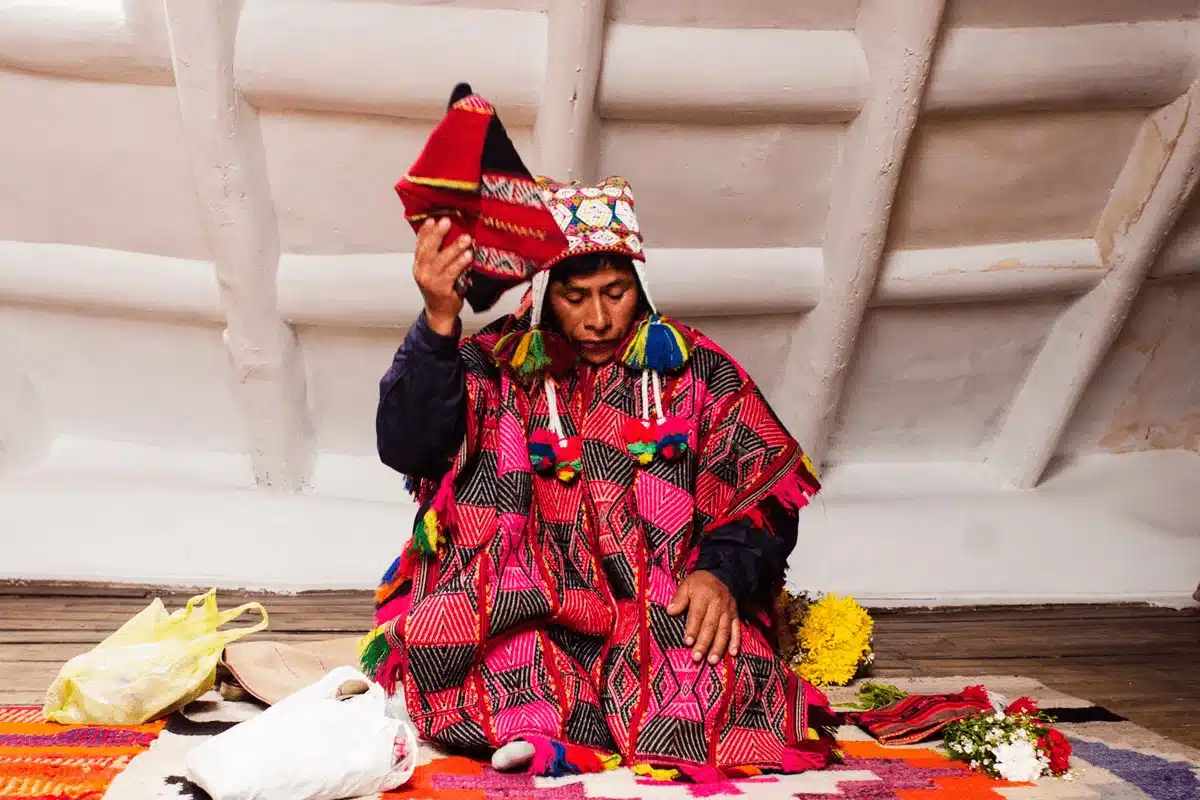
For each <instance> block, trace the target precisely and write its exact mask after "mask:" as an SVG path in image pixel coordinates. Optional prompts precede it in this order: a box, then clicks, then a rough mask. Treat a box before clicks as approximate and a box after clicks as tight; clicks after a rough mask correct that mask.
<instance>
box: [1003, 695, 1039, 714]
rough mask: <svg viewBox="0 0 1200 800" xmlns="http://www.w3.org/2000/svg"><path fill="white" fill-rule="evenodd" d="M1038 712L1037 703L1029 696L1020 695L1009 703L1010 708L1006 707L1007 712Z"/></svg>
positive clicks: (1005, 711)
mask: <svg viewBox="0 0 1200 800" xmlns="http://www.w3.org/2000/svg"><path fill="white" fill-rule="evenodd" d="M1037 712H1038V707H1037V703H1036V702H1034V700H1033V699H1032V698H1029V697H1018V698H1017V699H1016V700H1013V701H1012V702H1011V703H1009V704H1008V708H1006V709H1004V713H1005V714H1036V713H1037Z"/></svg>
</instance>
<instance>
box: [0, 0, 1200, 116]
mask: <svg viewBox="0 0 1200 800" xmlns="http://www.w3.org/2000/svg"><path fill="white" fill-rule="evenodd" d="M557 2H559V0H556V3H557ZM561 2H562V5H552V6H551V12H552V13H551V15H550V18H549V21H548V20H547V15H545V14H541V13H539V12H536V11H507V10H498V9H478V8H474V9H473V8H457V7H450V8H446V7H427V6H412V5H404V4H393V3H377V2H362V1H361V0H340V2H327V1H326V0H247V3H246V9H245V12H244V14H243V19H242V24H241V30H240V31H239V33H238V42H237V72H238V83H239V86H240V87H241V88H242V89H243V91H244V92H245V93H246V95H247V97H248V98H249V99H250V101H251V102H252V103H253V104H254V105H256V106H259V107H260V108H268V109H285V108H286V109H295V110H302V111H327V112H344V113H364V114H379V115H385V116H394V117H406V118H412V119H428V120H437V119H440V118H441V116H442V114H443V113H444V110H445V102H446V97H447V93H448V92H449V90H450V88H451V87H452V86H453V84H454V83H455V82H456V81H459V80H466V81H470V82H471V83H472V85H473V86H475V87H476V88H477V89H478V90H479V91H480V92H481V93H482V94H484V96H486V97H487V98H488V99H489V100H491V101H492V102H493V103H495V104H496V105H497V106H498V107H499V108H500V109H501V113H502V114H503V115H504V119H505V121H506V123H508V124H512V125H529V124H532V123H533V121H534V119H535V117H536V115H537V112H538V109H539V106H540V105H541V104H542V102H543V101H544V100H545V99H546V98H545V97H543V94H544V92H545V91H546V90H548V89H550V88H552V87H553V86H554V85H555V82H556V81H564V80H566V77H567V76H562V75H560V76H552V75H548V74H546V65H547V63H556V64H557V63H565V62H561V61H559V60H558V59H557V58H556V57H555V56H554V55H552V54H550V53H549V51H548V47H547V33H548V30H549V26H550V25H559V24H560V23H561V22H562V21H563V20H566V19H578V20H583V19H593V20H594V17H593V16H591V15H592V14H593V13H594V12H593V10H591V9H592V8H593V7H592V5H591V3H590V2H585V3H582V4H581V2H580V0H575V2H572V0H561ZM573 6H577V8H574V7H573ZM568 11H569V13H567V12H568ZM556 19H557V20H558V21H555V20H556ZM571 24H574V23H571ZM588 24H589V25H591V26H592V27H591V28H588V30H595V27H596V25H595V23H594V22H593V23H588ZM0 29H2V28H0ZM563 30H567V29H566V28H564V29H563ZM580 30H581V31H582V30H583V29H582V28H581V29H580ZM1195 32H1196V25H1195V23H1194V22H1191V21H1176V22H1138V23H1130V24H1123V25H1076V26H1069V27H1048V28H977V29H971V28H967V29H957V30H954V31H951V32H949V33H948V34H947V39H946V43H945V46H944V48H943V49H944V51H945V52H944V53H942V54H941V56H940V57H939V59H938V60H937V62H936V64H935V65H934V68H933V74H932V77H931V78H930V85H929V88H928V91H927V92H926V108H927V109H928V111H930V112H931V113H978V112H983V111H988V110H993V111H1014V110H1026V109H1034V108H1047V107H1055V108H1057V107H1061V106H1063V105H1065V106H1068V107H1072V106H1073V107H1078V106H1080V105H1087V106H1088V107H1113V108H1120V107H1136V108H1151V107H1155V106H1157V105H1161V104H1162V103H1166V102H1169V101H1170V100H1171V99H1173V98H1175V97H1178V96H1179V94H1180V92H1181V91H1183V90H1184V89H1186V87H1187V85H1188V84H1189V83H1190V82H1191V80H1192V79H1193V78H1194V77H1195V76H1196V70H1197V59H1196V55H1195V53H1194V48H1193V47H1192V45H1191V42H1192V41H1193V40H1194V37H1195ZM472 37H475V38H472ZM2 41H3V40H2V39H0V53H3V46H2ZM565 41H575V42H583V41H584V40H583V39H578V38H575V34H569V35H568V36H567V37H566V38H562V39H560V38H558V37H557V36H556V37H552V39H551V46H553V47H555V48H558V47H561V46H565V45H563V44H562V42H565ZM399 42H402V43H403V46H402V47H401V46H398V43H399ZM497 42H502V43H503V46H497V45H496V43H497ZM604 49H605V53H606V57H605V58H604V60H603V66H602V67H601V68H600V73H599V83H598V88H597V90H596V106H597V109H598V112H599V114H600V116H601V117H602V118H609V119H630V120H648V121H658V122H731V121H754V122H764V123H765V122H829V121H839V120H846V121H848V120H852V119H854V118H855V116H856V115H857V114H858V113H859V111H860V109H862V107H863V104H864V103H865V102H866V97H867V92H868V87H869V82H870V76H869V75H868V71H867V59H866V57H865V55H864V52H863V49H862V47H861V45H860V43H859V41H858V40H857V39H856V37H855V35H854V34H853V33H852V32H850V31H836V30H770V29H753V30H738V29H719V30H718V29H705V28H670V27H657V26H648V25H632V24H626V23H609V24H608V26H607V28H606V29H605V45H604ZM556 52H557V51H556ZM587 52H591V51H590V50H588V51H587ZM552 59H553V60H552ZM572 60H576V61H579V62H580V64H582V63H583V61H582V60H581V59H580V58H579V57H578V54H572ZM564 71H565V70H564ZM556 102H557V101H556Z"/></svg>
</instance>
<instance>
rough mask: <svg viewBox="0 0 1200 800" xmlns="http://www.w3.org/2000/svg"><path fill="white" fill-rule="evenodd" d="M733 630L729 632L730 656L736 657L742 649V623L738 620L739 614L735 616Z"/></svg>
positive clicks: (735, 613)
mask: <svg viewBox="0 0 1200 800" xmlns="http://www.w3.org/2000/svg"><path fill="white" fill-rule="evenodd" d="M731 627H732V630H730V632H729V655H731V656H736V655H737V654H738V651H739V650H741V649H742V621H741V620H740V619H738V615H737V612H736V611H735V612H734V614H733V625H732V626H731Z"/></svg>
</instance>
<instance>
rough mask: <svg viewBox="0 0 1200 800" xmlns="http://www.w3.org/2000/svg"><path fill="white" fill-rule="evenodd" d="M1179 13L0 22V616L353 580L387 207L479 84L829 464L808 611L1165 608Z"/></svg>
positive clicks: (1179, 498) (214, 9)
mask: <svg viewBox="0 0 1200 800" xmlns="http://www.w3.org/2000/svg"><path fill="white" fill-rule="evenodd" d="M1197 10H1198V9H1197V5H1196V3H1195V2H1194V0H1058V2H1055V3H1041V2H1025V0H1020V1H1019V2H1018V1H1016V0H1013V1H1012V2H1006V3H994V2H987V1H985V0H947V1H946V2H943V0H914V2H913V3H911V4H905V5H904V6H903V7H901V6H900V5H898V4H894V3H892V2H891V0H862V1H861V2H859V0H817V2H804V3H778V2H767V0H753V1H752V2H746V1H745V0H741V1H740V2H739V1H737V0H607V2H604V1H603V0H586V1H585V2H566V1H565V0H459V1H456V2H441V1H439V2H433V0H411V1H405V0H375V1H374V2H367V1H366V0H165V2H160V0H112V2H109V3H107V4H105V5H97V4H96V3H95V2H94V1H93V0H44V1H43V0H26V2H23V3H21V4H16V5H14V4H8V5H4V4H0V119H2V120H3V123H2V124H0V175H2V176H3V179H2V184H0V185H2V186H3V191H0V366H2V369H0V536H2V537H3V539H4V552H5V557H4V559H3V560H2V561H0V578H2V577H33V578H39V577H40V578H90V579H96V578H100V579H112V580H150V581H161V582H174V583H217V584H223V585H252V586H270V587H276V588H289V589H294V588H303V587H317V586H325V587H328V586H369V585H371V584H372V582H373V581H374V580H375V578H376V574H377V573H378V571H379V570H380V569H381V568H382V567H383V566H385V565H386V563H388V562H389V561H390V559H391V558H392V556H393V555H394V553H395V552H396V551H397V550H398V549H399V548H400V547H401V546H402V544H403V541H404V539H405V538H406V536H407V530H408V528H409V526H410V525H411V515H412V512H413V509H412V506H411V504H409V503H408V502H407V501H406V499H405V497H404V495H403V491H402V483H403V481H402V479H401V477H400V476H398V475H395V474H394V473H392V472H390V471H389V470H388V469H387V468H385V467H383V466H382V465H381V464H380V463H379V462H378V460H377V458H376V457H375V451H374V448H375V444H374V408H375V402H376V399H377V391H378V379H379V377H380V375H381V374H382V373H383V371H384V370H385V369H386V368H387V366H388V364H389V362H390V359H391V356H392V353H393V351H394V349H395V347H396V346H397V345H398V343H399V341H400V340H401V338H402V336H403V333H404V328H405V326H406V325H407V324H408V323H409V322H410V321H411V319H412V318H413V317H414V316H415V314H416V313H417V312H418V310H419V308H420V299H419V295H418V293H417V292H416V290H415V287H413V286H412V285H411V280H410V278H409V277H408V276H409V265H410V256H409V255H408V251H409V250H410V249H411V247H412V243H413V236H412V233H411V231H410V229H409V227H408V226H407V224H405V223H404V222H403V220H402V217H401V207H400V204H399V201H398V200H397V199H396V197H395V193H394V191H393V189H392V186H393V184H394V183H395V181H396V180H397V179H398V178H399V176H400V175H402V174H403V171H404V170H405V168H406V167H407V166H408V165H409V164H410V163H411V161H412V159H413V158H414V156H415V155H416V153H417V152H418V150H419V148H420V147H421V145H422V143H423V141H424V139H425V137H426V136H427V134H428V132H429V130H430V129H431V128H432V126H433V124H435V122H436V120H437V119H438V117H439V116H440V113H441V106H442V104H443V103H444V98H445V96H446V94H447V93H448V91H449V89H450V88H451V86H452V85H453V84H454V82H456V81H458V80H470V81H472V83H473V84H474V85H475V86H476V88H477V89H479V90H480V91H482V92H484V93H485V94H486V95H487V96H488V97H489V98H491V99H493V100H494V101H495V102H496V103H497V105H498V106H499V108H500V110H501V114H502V117H503V119H504V120H505V122H506V125H507V127H508V130H509V133H510V135H511V136H512V138H513V139H514V141H515V143H516V145H517V147H518V149H519V150H520V151H521V152H522V154H523V155H525V157H526V160H527V161H528V162H529V163H530V164H531V165H533V166H534V167H535V168H540V169H547V170H552V171H555V172H556V173H558V174H559V175H560V176H565V175H566V173H567V172H570V173H571V174H574V175H582V176H584V177H599V176H602V175H607V174H612V173H620V174H623V175H625V176H626V177H628V178H629V179H630V180H631V181H632V182H633V184H634V186H635V189H636V191H637V198H638V210H639V214H640V217H641V220H642V225H643V228H644V230H645V233H646V242H647V246H648V247H649V269H650V274H651V278H652V280H653V282H654V286H655V296H656V300H658V301H659V303H660V305H662V306H663V307H664V308H666V309H667V310H669V312H671V313H674V314H676V315H678V316H680V317H681V318H683V319H685V320H686V321H688V322H689V323H692V324H696V325H698V326H700V327H702V328H703V329H704V330H705V331H706V332H707V333H709V334H710V335H712V336H713V337H714V338H716V339H717V340H718V341H719V342H721V343H722V344H723V345H724V346H725V347H726V348H727V349H728V350H729V351H730V352H731V353H733V355H734V356H736V357H737V358H739V359H740V360H741V361H742V362H743V363H744V364H745V365H746V366H747V367H748V369H749V370H750V371H751V373H752V374H754V375H755V376H756V378H757V379H758V380H759V382H760V383H761V384H762V386H763V388H764V391H765V392H766V393H767V395H768V397H769V398H770V399H771V401H772V402H773V404H774V405H775V407H776V408H777V410H778V411H779V413H780V414H781V416H782V417H783V418H784V419H785V420H786V421H787V422H788V423H789V425H790V426H791V427H792V429H793V430H794V431H795V432H796V434H797V435H798V436H799V437H800V438H801V439H802V440H803V444H804V445H805V447H806V448H807V449H809V450H810V451H811V452H813V453H814V454H816V455H817V456H818V457H819V458H820V459H821V460H822V461H823V463H824V465H825V469H826V473H827V475H826V477H827V478H828V481H827V484H828V491H827V493H826V494H825V495H824V497H823V500H822V502H821V503H820V504H818V505H817V506H816V507H814V509H812V510H811V511H809V512H806V515H805V520H806V521H805V527H804V533H805V536H804V538H803V541H802V545H801V547H800V548H799V549H798V551H797V554H796V557H795V560H794V564H793V566H794V567H795V570H796V571H795V575H796V579H797V580H798V581H801V582H805V583H808V584H809V585H812V586H814V587H817V588H825V589H834V590H839V589H840V590H850V591H854V592H856V593H858V594H861V595H864V596H868V597H873V598H876V599H884V600H892V601H896V602H911V601H914V600H919V601H932V602H956V601H961V600H965V599H970V600H992V601H1001V602H1004V601H1012V600H1020V599H1068V598H1069V599H1080V598H1107V599H1114V598H1120V599H1130V598H1154V599H1158V600H1163V601H1168V602H1169V601H1172V600H1174V599H1177V598H1183V597H1187V596H1189V595H1190V594H1191V592H1192V591H1193V590H1194V588H1195V584H1196V582H1197V580H1200V532H1198V531H1196V530H1195V528H1194V525H1191V526H1190V527H1189V524H1188V520H1193V521H1194V519H1196V518H1197V514H1198V513H1200V377H1198V376H1200V370H1198V369H1196V366H1197V365H1200V198H1196V197H1195V196H1194V194H1195V193H1194V192H1193V188H1194V175H1195V173H1196V171H1197V167H1198V165H1200V144H1197V137H1196V135H1195V129H1196V128H1197V127H1198V126H1197V125H1196V122H1195V120H1196V117H1195V116H1194V115H1195V113H1198V112H1195V111H1193V110H1192V109H1191V106H1190V102H1191V101H1190V99H1191V98H1194V97H1195V96H1196V95H1197V89H1196V88H1195V86H1194V84H1193V82H1194V81H1195V80H1196V78H1197V77H1198V76H1200V69H1198V67H1200V55H1198V51H1197V50H1196V46H1195V43H1196V42H1197V41H1200V29H1197V27H1196V26H1197V24H1200V23H1198V22H1197V21H1196V17H1197ZM497 38H498V39H499V40H501V41H503V42H504V45H503V46H496V45H495V41H496V39H497ZM401 40H403V41H405V42H406V43H409V44H408V45H407V46H406V47H404V48H397V47H396V42H397V41H401ZM449 42H453V46H449V45H448V43H449ZM177 77H178V80H177ZM176 84H178V85H176ZM1180 120H1182V122H1180ZM514 300H515V298H507V299H506V301H505V303H506V304H508V305H511V303H512V302H513V301H514ZM501 310H503V309H501ZM1126 314H1128V319H1127V320H1126ZM485 321H486V320H485V319H479V318H474V317H470V318H468V320H467V324H468V328H474V327H477V326H478V325H480V324H482V323H483V322H485ZM1110 344H1111V346H1110ZM1014 454H1015V455H1014ZM1051 457H1053V461H1052V462H1051ZM1115 482H1119V483H1120V484H1121V485H1122V486H1123V487H1126V488H1124V489H1122V491H1121V492H1117V493H1114V492H1113V491H1112V486H1113V484H1114V483H1115ZM1014 487H1022V488H1020V489H1016V490H1014ZM1130 487H1134V488H1137V489H1138V491H1140V492H1141V494H1138V491H1134V488H1130ZM1084 532H1086V535H1085V534H1084ZM150 543H152V544H150ZM1039 547H1044V548H1046V552H1045V558H1046V563H1050V564H1054V569H1046V570H1031V569H1029V568H1028V565H1029V560H1030V551H1031V550H1032V549H1037V548H1039ZM234 551H236V553H237V555H236V557H231V556H230V553H231V552H234ZM1133 554H1137V556H1136V558H1135V557H1133ZM260 557H261V559H262V560H260ZM981 558H984V559H986V561H987V562H988V563H990V564H992V565H994V566H995V567H996V571H995V572H994V573H992V577H988V578H986V579H984V578H983V577H981V576H979V575H978V574H977V573H974V572H972V571H971V570H970V569H969V568H970V567H971V566H972V565H975V564H978V563H979V561H980V559H981ZM968 576H974V577H968Z"/></svg>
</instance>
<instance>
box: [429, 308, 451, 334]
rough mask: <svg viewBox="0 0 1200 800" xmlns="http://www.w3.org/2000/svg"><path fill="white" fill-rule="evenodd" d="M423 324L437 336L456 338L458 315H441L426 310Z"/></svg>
mask: <svg viewBox="0 0 1200 800" xmlns="http://www.w3.org/2000/svg"><path fill="white" fill-rule="evenodd" d="M425 324H426V325H428V326H429V329H430V330H431V331H433V332H434V333H436V334H438V335H439V336H454V337H457V336H458V314H442V313H438V312H436V311H430V310H429V309H428V308H426V309H425Z"/></svg>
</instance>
